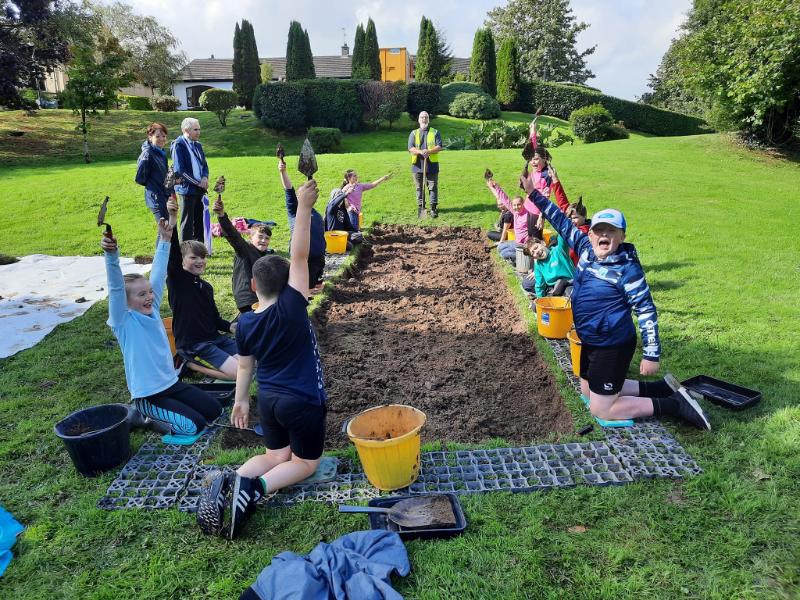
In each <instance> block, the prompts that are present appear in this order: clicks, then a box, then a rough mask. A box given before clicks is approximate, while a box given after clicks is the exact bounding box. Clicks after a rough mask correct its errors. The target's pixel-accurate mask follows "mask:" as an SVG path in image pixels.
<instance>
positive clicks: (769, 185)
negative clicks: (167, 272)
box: [0, 111, 800, 599]
mask: <svg viewBox="0 0 800 600" xmlns="http://www.w3.org/2000/svg"><path fill="white" fill-rule="evenodd" d="M48 113H49V111H48ZM43 114H44V113H43ZM4 116H5V115H2V114H0V118H2V117H4ZM203 116H204V117H206V119H208V117H209V116H208V115H203ZM211 117H213V115H211ZM234 120H235V119H234ZM436 125H437V127H440V128H442V129H445V127H444V125H442V122H441V121H439V122H437V123H436ZM204 128H205V132H204V138H203V139H204V141H206V136H207V137H208V138H212V134H211V132H210V130H211V129H212V128H211V126H210V122H208V121H204ZM132 129H133V130H136V131H138V130H139V129H141V124H140V123H137V125H136V127H132ZM396 129H397V131H396V132H395V133H394V134H389V133H388V132H386V133H384V132H381V133H378V134H372V136H364V138H363V140H362V143H361V144H360V145H359V144H357V145H356V146H358V147H360V149H361V150H366V151H368V152H362V153H360V154H350V155H344V154H342V155H330V156H322V157H319V163H320V173H319V178H318V180H319V182H320V187H321V189H322V190H323V194H324V197H327V193H326V190H328V189H329V188H331V187H333V186H334V185H337V184H338V183H340V175H341V172H342V171H343V170H344V169H346V168H356V169H358V170H359V172H360V173H361V175H362V178H363V179H365V180H373V179H376V178H377V177H378V176H380V175H382V174H383V173H385V172H386V171H388V170H394V171H395V173H396V174H397V175H396V177H395V178H394V179H392V180H390V181H389V182H387V183H386V184H384V185H382V186H381V187H379V188H378V189H376V190H372V191H370V192H368V193H367V194H366V195H365V197H364V206H365V209H364V211H365V215H366V217H367V220H368V221H375V220H380V221H386V222H401V223H402V222H415V221H416V219H415V216H416V210H415V206H414V200H413V189H412V187H411V182H410V179H411V178H410V177H409V176H408V174H407V171H408V156H407V154H406V153H405V152H401V151H385V152H379V148H384V149H385V148H390V147H391V148H397V147H398V146H399V147H401V148H402V147H403V144H404V143H405V135H406V132H407V130H408V129H410V124H409V123H406V124H404V125H403V127H402V130H403V131H400V129H401V127H400V126H399V125H397V126H396ZM253 135H254V136H255V135H256V134H253ZM259 135H261V134H260V133H259ZM390 135H391V137H390ZM353 138H356V136H353V137H352V138H350V139H353ZM379 138H384V139H383V141H379ZM2 139H5V138H4V137H3V138H2ZM130 139H131V148H134V150H132V151H127V150H126V152H124V153H123V152H120V153H119V154H115V155H114V156H116V157H117V158H118V159H119V158H120V157H125V160H124V161H120V160H109V161H107V162H103V163H101V164H92V165H89V166H84V165H79V164H64V165H60V166H59V165H56V164H53V163H51V164H49V165H38V164H37V163H35V162H34V161H29V160H28V161H27V163H28V164H27V166H20V167H15V168H4V169H3V170H2V171H1V172H0V195H1V196H2V197H3V198H4V199H5V203H6V206H7V207H8V208H10V210H7V213H8V214H10V215H11V218H10V219H9V220H8V222H7V223H6V226H5V230H4V232H3V235H2V237H0V254H10V255H20V254H27V253H32V252H44V253H52V254H90V253H98V252H99V249H98V246H97V243H98V239H99V234H100V232H99V230H98V228H97V227H96V226H95V225H94V219H95V216H96V211H97V206H98V204H99V201H100V199H102V197H103V196H104V195H106V194H110V195H111V198H112V200H111V203H110V205H109V213H108V220H109V221H110V222H111V223H112V224H113V225H114V228H115V232H116V233H117V236H118V238H119V240H120V246H121V248H122V251H123V254H125V255H133V254H144V253H148V254H149V253H151V244H152V241H153V239H154V237H155V232H154V228H153V221H152V216H151V215H150V213H149V211H147V210H146V208H145V207H144V203H143V198H142V191H141V188H139V187H138V186H136V185H135V184H134V183H133V181H132V178H133V169H134V164H133V160H134V159H135V154H136V153H135V147H137V146H138V142H137V143H135V144H134V142H135V141H136V140H138V139H139V136H137V135H133V134H131V136H130ZM218 139H219V140H222V137H221V136H220V137H218ZM273 142H274V140H271V141H270V142H269V144H266V142H264V143H265V144H266V145H267V148H266V150H265V151H264V152H256V151H255V150H256V149H257V148H258V143H256V142H253V143H252V144H250V142H245V141H238V142H236V143H237V144H240V145H241V148H240V149H236V150H233V149H232V150H231V152H235V153H237V154H243V155H244V154H253V155H255V154H262V153H263V154H270V153H271V151H270V148H271V147H272V144H273ZM389 142H391V143H389ZM109 143H111V142H110V141H109ZM348 143H349V142H348ZM215 144H218V145H215ZM210 147H213V148H222V147H223V144H222V142H221V141H220V142H214V143H211V139H209V140H208V142H207V144H206V148H207V149H209V148H210ZM4 148H7V147H4ZM354 149H355V147H351V150H354ZM251 150H252V152H251ZM4 151H7V150H4ZM208 155H209V161H210V165H211V170H212V177H216V176H217V175H219V174H224V175H225V176H226V178H228V181H229V186H228V192H226V195H225V200H226V204H227V207H228V211H229V214H232V215H246V216H253V217H264V218H274V219H275V220H277V221H278V222H279V223H281V226H279V227H278V228H277V229H276V232H275V236H274V241H273V243H274V244H275V246H276V247H277V248H280V249H285V247H286V242H287V231H286V227H285V217H283V198H282V193H281V190H280V188H279V183H278V177H277V169H276V167H275V164H274V163H275V161H274V160H273V159H270V160H267V159H265V158H261V157H255V156H250V157H233V156H230V155H226V152H225V151H224V150H220V151H219V152H218V153H215V152H214V151H212V150H209V151H208ZM554 155H555V161H556V166H557V168H558V170H559V173H560V175H561V178H562V180H563V182H564V185H565V187H566V190H567V192H568V193H569V194H570V195H571V196H573V197H577V195H578V194H583V197H584V201H585V203H586V204H587V205H588V207H589V210H590V211H594V210H597V209H600V208H604V207H606V206H615V207H618V208H620V209H622V210H624V211H625V214H626V217H627V219H628V224H629V225H628V226H629V237H628V239H629V241H632V242H633V243H635V244H636V246H637V248H638V250H639V254H640V257H641V260H642V263H643V264H644V267H645V272H646V273H647V276H648V281H649V283H650V286H651V288H652V290H653V295H654V298H655V301H656V305H657V306H658V308H659V313H660V327H661V335H662V341H663V344H664V349H665V352H664V358H663V362H662V366H663V368H664V369H665V370H669V371H672V372H674V373H676V374H677V375H678V376H680V377H684V376H689V375H693V374H700V373H702V374H707V375H711V376H714V377H719V378H722V379H727V380H731V381H735V382H736V383H739V384H741V385H745V386H748V387H753V388H756V389H759V390H761V391H762V392H763V395H764V400H763V401H762V402H761V404H759V405H758V406H756V407H755V408H753V409H750V410H747V411H745V412H743V413H731V412H728V411H725V410H723V409H720V408H716V407H713V405H707V406H709V411H708V412H709V414H710V418H711V420H712V424H713V426H714V431H712V432H711V433H702V432H699V431H695V430H690V429H687V428H684V427H673V430H674V431H675V435H676V437H677V438H678V440H679V441H680V442H681V443H682V444H683V445H684V447H685V448H686V450H687V451H688V452H689V453H690V454H692V456H693V457H694V458H695V459H696V460H697V461H698V462H699V464H700V465H701V466H702V467H703V469H704V470H705V472H704V474H702V475H701V476H698V477H694V478H690V479H687V480H685V481H670V480H658V481H648V482H641V483H635V484H631V485H626V486H622V487H613V488H591V487H587V486H584V487H577V488H574V489H571V490H555V491H552V492H549V493H533V494H516V495H512V494H508V493H491V494H485V495H473V496H466V497H463V504H464V507H465V511H466V514H467V518H468V520H469V523H470V524H469V528H468V530H467V533H465V534H464V535H463V536H461V537H458V538H454V539H452V540H449V541H437V542H433V541H415V542H411V543H409V544H407V548H408V551H409V556H410V559H411V563H412V573H411V575H410V576H409V577H407V578H405V579H403V580H400V581H397V582H396V587H397V589H398V590H399V591H400V592H401V593H402V594H403V595H404V596H406V597H408V598H420V599H423V598H424V599H433V598H503V599H506V598H586V599H590V598H591V599H593V598H609V599H612V598H614V599H616V598H719V599H728V598H796V597H798V595H799V594H800V568H799V565H800V510H798V506H800V406H798V397H800V360H799V359H800V347H799V346H798V340H800V308H798V302H797V297H798V280H799V279H798V276H800V269H799V268H798V266H797V257H798V256H800V242H799V241H798V237H797V235H796V232H795V230H794V229H795V228H794V226H793V225H794V223H795V222H797V220H798V218H800V209H799V208H798V205H797V202H796V197H797V189H798V187H800V174H799V173H798V169H797V165H796V164H794V163H791V162H785V161H778V160H773V159H765V158H763V157H760V156H758V155H754V154H748V153H745V152H744V151H741V150H739V149H737V148H735V147H733V146H731V145H730V144H729V142H728V141H727V140H726V138H724V137H721V136H714V135H709V136H697V137H685V138H645V137H635V138H632V139H630V140H622V141H617V142H607V143H603V144H593V145H575V146H571V147H562V148H558V149H556V150H555V151H554ZM4 156H6V157H7V155H4ZM441 160H442V175H441V183H440V197H441V204H440V206H441V216H440V219H439V221H438V223H437V224H441V225H444V224H451V225H468V226H479V227H486V226H488V225H489V224H490V223H491V222H492V221H493V219H494V217H495V210H494V209H493V202H492V199H491V196H490V194H489V192H488V191H486V189H485V187H484V184H483V180H482V174H483V171H484V169H485V168H486V167H490V168H492V170H493V171H494V172H495V174H496V177H497V178H498V180H499V181H500V182H501V183H502V184H505V185H507V186H508V187H509V188H514V187H515V185H514V184H513V182H514V180H515V177H516V174H517V173H518V172H519V169H520V168H521V166H522V161H521V159H520V156H519V152H518V151H516V150H503V151H483V152H450V153H445V154H443V155H442V159H441ZM289 164H290V171H291V173H292V175H295V173H296V171H295V169H294V161H293V160H290V161H289ZM754 175H755V178H756V181H757V185H754ZM298 180H299V177H298ZM217 244H218V246H217V248H220V249H221V250H220V251H219V252H218V253H215V256H214V257H213V258H212V259H211V261H210V268H209V279H210V280H211V281H212V283H213V284H214V286H215V289H216V291H217V298H218V300H219V302H220V304H221V305H222V306H224V307H225V309H226V310H227V311H228V312H232V311H233V308H234V307H233V301H232V297H231V294H230V289H229V287H230V263H231V252H230V251H229V250H228V249H227V247H226V245H225V242H217ZM105 309H106V306H105V303H101V304H99V305H98V306H96V307H94V308H93V309H91V310H90V311H89V312H88V313H87V315H86V316H84V317H82V318H80V319H78V320H77V321H74V322H72V323H69V324H67V325H63V326H61V327H59V328H58V329H57V330H56V331H55V332H54V333H53V334H51V335H50V336H48V337H47V338H46V339H45V340H44V341H43V342H42V343H40V344H39V345H37V346H36V347H35V348H33V349H30V350H27V351H25V352H22V353H20V354H19V355H17V356H14V357H11V358H9V359H5V360H2V361H0V478H2V481H3V486H2V488H0V503H2V504H3V505H4V506H6V508H8V509H9V510H11V511H12V512H13V513H14V514H15V515H16V516H17V518H18V519H19V520H20V521H22V522H23V523H25V524H26V525H27V526H28V529H27V530H26V532H25V533H24V534H23V536H22V537H21V539H20V541H19V543H18V544H17V546H16V547H15V554H16V555H17V556H16V557H15V559H14V561H13V562H12V563H11V566H10V569H9V571H8V572H7V574H6V575H5V577H4V578H3V579H2V580H0V596H1V597H8V598H20V599H29V598H30V599H34V598H36V599H38V598H43V597H54V598H139V599H144V598H174V597H187V598H188V597H191V598H236V597H238V594H239V592H240V591H241V590H242V589H243V588H244V587H245V586H246V585H248V584H249V583H250V582H252V581H253V580H254V578H255V577H256V575H257V574H258V572H259V571H260V570H261V569H262V568H263V567H264V566H266V565H267V564H268V563H269V561H270V559H271V558H272V556H273V555H275V554H276V553H278V552H281V551H284V550H291V551H295V552H298V553H306V552H308V551H309V550H311V548H313V547H314V545H315V544H316V543H317V542H318V541H319V540H320V539H323V538H324V539H327V540H332V539H334V538H335V537H337V536H339V535H342V534H344V533H346V532H348V531H352V530H354V529H360V528H362V527H363V526H364V523H365V521H364V518H363V517H359V516H344V515H340V514H339V513H337V512H336V509H335V508H334V507H332V506H324V505H318V504H313V503H307V504H305V505H300V506H297V507H293V508H290V509H268V510H264V511H259V512H258V513H257V514H256V515H255V517H254V518H253V521H252V523H251V524H250V525H249V526H248V528H247V531H246V533H245V535H244V536H243V537H242V538H241V539H239V540H237V541H236V542H232V543H231V542H225V541H223V540H221V539H211V538H206V537H204V536H202V535H201V534H200V532H199V530H198V529H197V527H196V525H195V522H194V517H193V516H191V515H186V514H183V513H179V512H178V511H176V510H166V511H152V512H147V511H142V510H139V511H134V510H131V511H115V512H106V511H102V510H99V509H97V508H95V503H96V502H97V500H98V499H99V497H100V496H101V495H102V494H103V493H104V492H105V489H106V487H107V485H108V484H109V482H110V481H111V480H112V479H113V478H114V473H110V474H107V475H104V476H101V477H98V478H96V479H85V478H82V477H80V476H78V475H76V473H75V471H74V469H73V468H72V466H71V464H70V461H69V458H68V457H67V455H66V452H65V451H64V449H63V448H62V445H61V442H60V441H59V440H58V439H56V437H55V436H54V434H53V432H52V425H53V423H55V422H56V421H57V420H58V419H60V418H61V417H62V416H64V415H66V414H67V413H68V412H70V411H72V410H75V409H77V408H81V407H86V406H90V405H93V404H97V403H101V402H111V401H126V400H127V392H126V389H125V384H124V376H123V369H122V362H121V360H120V355H119V351H118V349H117V347H116V346H115V345H113V344H110V343H109V342H110V341H111V340H112V339H113V337H112V334H111V331H110V330H109V329H108V327H107V326H105V324H104V321H105V319H106V314H105ZM541 346H542V345H541V344H540V347H541ZM567 393H569V394H571V392H567ZM567 401H568V405H569V406H570V407H573V409H574V407H575V406H576V402H575V397H574V394H573V395H572V396H569V397H568V398H567ZM428 418H429V419H435V418H436V415H428ZM581 419H584V417H583V416H582V417H581ZM329 426H331V427H337V426H339V424H338V423H330V424H329ZM141 440H142V438H141V436H140V435H139V434H137V435H136V436H134V442H135V444H137V445H138V444H139V443H140V442H141ZM443 441H444V440H443ZM243 454H244V453H240V454H236V453H225V454H222V453H218V452H217V451H216V449H215V447H212V449H211V451H209V452H208V456H209V457H212V456H213V457H214V460H218V461H223V462H238V461H240V460H242V459H243V458H244V456H243ZM575 525H582V526H583V527H585V528H586V531H585V532H583V533H572V532H571V531H570V529H571V528H572V527H573V526H575ZM573 531H574V530H573Z"/></svg>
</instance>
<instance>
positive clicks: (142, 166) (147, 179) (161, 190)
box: [135, 140, 169, 219]
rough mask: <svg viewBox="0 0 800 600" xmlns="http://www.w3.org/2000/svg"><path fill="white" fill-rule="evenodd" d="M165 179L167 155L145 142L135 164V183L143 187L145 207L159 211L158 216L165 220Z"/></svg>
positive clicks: (167, 196)
mask: <svg viewBox="0 0 800 600" xmlns="http://www.w3.org/2000/svg"><path fill="white" fill-rule="evenodd" d="M166 177H167V153H166V152H164V150H162V149H161V148H159V147H158V146H154V145H153V144H151V143H150V142H149V141H147V140H145V141H144V142H143V143H142V152H141V154H139V160H138V161H137V162H136V177H135V181H136V183H138V184H139V185H143V186H144V200H145V202H146V203H147V207H148V208H150V209H151V210H152V209H154V208H155V209H159V214H160V216H162V217H163V218H165V219H168V218H169V215H168V214H167V210H166V209H167V199H168V198H169V193H168V192H167V188H166V187H164V179H166Z"/></svg>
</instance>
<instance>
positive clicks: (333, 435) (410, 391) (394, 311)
mask: <svg viewBox="0 0 800 600" xmlns="http://www.w3.org/2000/svg"><path fill="white" fill-rule="evenodd" d="M370 239H371V241H372V243H373V246H372V248H371V249H369V248H367V249H365V251H364V252H362V255H361V258H360V260H359V262H358V263H357V264H356V265H355V266H354V267H351V271H350V273H349V275H350V277H349V278H347V277H345V278H343V279H341V280H340V281H339V282H337V283H336V286H335V288H334V290H333V291H332V293H331V296H330V298H329V299H328V300H326V302H325V304H324V306H322V307H321V309H320V310H319V311H318V312H317V314H316V317H315V319H314V321H315V326H316V330H317V339H318V342H319V346H320V352H321V354H322V360H323V367H324V370H325V386H326V389H327V392H328V397H329V401H328V417H327V438H326V440H325V448H326V449H332V448H342V447H346V446H348V445H349V443H350V442H349V441H348V439H347V436H346V435H345V434H343V433H342V432H341V428H342V424H343V423H344V422H345V421H346V420H348V419H350V418H352V417H354V416H356V415H357V414H358V413H360V412H361V411H363V410H366V409H367V408H371V407H374V406H378V405H381V404H389V403H398V404H408V405H411V406H414V407H415V408H418V409H419V410H421V411H423V412H424V413H425V414H426V415H427V422H426V424H425V426H424V427H423V429H422V439H423V441H434V440H441V441H455V442H468V443H479V442H482V441H485V440H487V439H489V438H502V439H504V440H505V441H506V442H508V443H510V444H517V445H520V444H526V443H530V442H531V441H532V440H534V439H537V438H541V437H543V436H545V435H547V434H548V433H550V432H568V431H570V430H571V429H572V417H571V415H570V414H569V411H568V410H567V409H566V407H565V406H564V403H563V401H562V400H561V396H560V395H559V393H558V390H557V388H556V385H555V380H554V379H553V376H552V374H551V373H550V369H549V367H548V366H547V365H546V364H545V363H544V362H543V361H542V359H541V358H540V357H539V356H538V354H537V351H536V347H535V345H534V343H533V341H532V340H531V339H530V338H529V337H528V336H527V334H526V329H525V324H524V322H523V321H522V318H521V317H520V315H519V312H518V310H517V308H516V304H515V301H514V299H513V297H512V295H511V293H510V292H509V290H508V288H507V286H506V283H505V278H504V275H503V274H502V273H500V270H499V269H497V268H496V266H495V265H494V263H493V260H492V258H491V257H490V256H489V255H487V254H486V253H485V252H484V251H483V248H484V246H485V245H484V239H483V234H482V233H481V232H480V231H479V230H476V229H467V228H438V229H424V228H421V227H410V226H381V227H379V228H376V229H374V230H373V233H372V236H371V238H370ZM256 404H257V403H256V402H255V401H253V402H252V404H251V406H252V407H253V408H251V411H252V412H253V413H254V412H255V405H256ZM251 420H252V421H253V423H255V422H257V421H256V420H255V419H251ZM222 445H223V447H227V448H229V447H238V446H258V445H260V443H259V440H258V438H256V436H254V435H253V434H251V433H248V432H241V433H240V432H236V431H233V430H226V431H225V432H224V434H223V436H222Z"/></svg>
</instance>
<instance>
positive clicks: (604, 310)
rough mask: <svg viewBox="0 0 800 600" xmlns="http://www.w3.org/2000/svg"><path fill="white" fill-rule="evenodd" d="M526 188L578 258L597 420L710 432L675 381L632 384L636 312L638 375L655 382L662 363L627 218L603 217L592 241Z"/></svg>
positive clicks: (589, 385) (578, 300) (584, 382)
mask: <svg viewBox="0 0 800 600" xmlns="http://www.w3.org/2000/svg"><path fill="white" fill-rule="evenodd" d="M521 183H522V184H523V185H524V187H525V191H526V192H527V193H528V194H529V196H530V199H531V200H532V201H533V203H534V204H535V205H536V206H537V207H538V208H539V210H541V211H542V213H544V216H545V218H546V219H547V220H548V221H550V223H551V224H552V225H553V227H554V228H555V229H556V230H557V231H558V234H559V235H560V236H563V237H564V239H565V240H566V241H567V243H568V244H569V246H570V247H571V248H572V249H573V250H574V251H575V253H576V254H577V255H578V257H579V260H578V265H577V269H576V272H575V279H574V289H573V292H572V314H573V317H574V320H575V330H576V332H577V334H578V337H580V339H581V344H582V346H581V365H580V373H581V391H582V393H583V394H584V395H585V396H586V397H587V398H589V402H590V404H589V407H590V410H591V412H592V415H594V416H595V417H598V418H600V419H605V420H609V421H610V420H623V419H633V418H637V417H649V416H651V415H654V416H656V417H659V416H662V415H670V416H676V417H679V418H681V419H683V420H684V421H687V422H688V423H691V424H692V425H695V426H696V427H699V428H701V429H708V430H710V429H711V425H710V423H709V422H708V419H707V418H706V416H705V414H704V413H703V410H702V409H701V408H700V405H699V404H698V403H697V402H696V401H695V399H694V398H692V397H691V395H690V394H689V393H688V391H687V390H686V388H684V387H683V386H681V385H680V383H679V382H678V381H677V380H676V379H675V378H674V377H673V376H671V375H669V374H667V375H666V376H665V378H664V379H662V380H661V381H637V380H633V379H626V378H625V375H626V373H627V371H628V367H629V366H630V362H631V359H633V355H634V352H635V351H636V330H635V329H634V327H633V322H632V321H631V317H630V313H631V310H633V311H634V312H635V313H636V317H637V320H638V323H639V329H640V331H641V335H642V361H641V363H640V365H639V373H640V374H641V375H645V376H650V375H655V374H656V373H657V372H658V367H659V364H658V361H659V357H660V355H661V342H660V341H659V337H658V315H657V313H656V306H655V304H654V303H653V298H652V296H651V295H650V288H649V287H648V286H647V282H646V281H645V277H644V271H643V270H642V265H641V264H640V263H639V257H638V255H637V254H636V248H635V247H634V246H633V244H629V243H627V242H625V230H626V223H625V216H624V215H623V214H622V213H621V212H620V211H618V210H616V209H613V208H608V209H604V210H601V211H598V212H597V213H595V214H594V215H593V216H592V220H591V228H590V229H589V233H588V234H586V233H583V232H582V231H581V230H580V229H578V228H577V227H575V226H574V225H573V224H572V222H571V221H570V219H568V218H567V217H566V216H565V215H564V213H562V212H561V211H560V210H559V208H558V207H557V206H556V205H555V204H553V203H552V202H550V200H549V199H548V198H546V197H545V196H543V195H542V194H540V193H539V192H537V191H536V190H535V189H534V186H533V183H532V182H531V181H529V180H527V179H523V180H522V181H521Z"/></svg>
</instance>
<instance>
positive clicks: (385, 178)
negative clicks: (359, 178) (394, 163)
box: [362, 173, 392, 190]
mask: <svg viewBox="0 0 800 600" xmlns="http://www.w3.org/2000/svg"><path fill="white" fill-rule="evenodd" d="M391 178H392V173H387V174H386V175H384V176H383V177H380V178H379V179H376V180H375V181H373V182H372V183H364V184H362V185H363V186H364V189H365V190H371V189H372V188H374V187H378V186H379V185H380V184H382V183H383V182H384V181H388V180H389V179H391Z"/></svg>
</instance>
